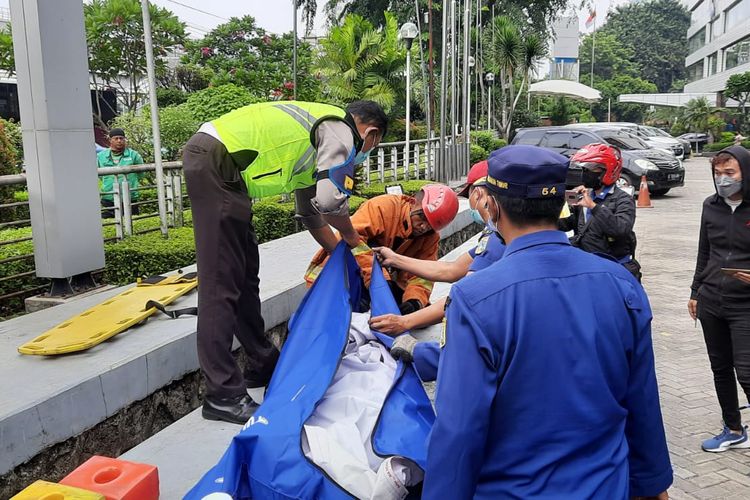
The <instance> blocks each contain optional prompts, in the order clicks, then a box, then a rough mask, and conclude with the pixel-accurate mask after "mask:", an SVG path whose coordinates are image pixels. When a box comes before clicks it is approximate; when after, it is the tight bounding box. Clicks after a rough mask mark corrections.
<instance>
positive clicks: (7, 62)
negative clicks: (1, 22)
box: [0, 23, 16, 76]
mask: <svg viewBox="0 0 750 500" xmlns="http://www.w3.org/2000/svg"><path fill="white" fill-rule="evenodd" d="M0 70H2V71H7V72H8V74H9V75H11V76H12V75H13V74H14V73H15V72H16V59H15V56H14V54H13V34H12V32H11V27H10V23H8V24H6V25H5V26H4V27H3V28H2V29H0Z"/></svg>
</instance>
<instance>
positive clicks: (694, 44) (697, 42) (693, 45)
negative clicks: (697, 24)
mask: <svg viewBox="0 0 750 500" xmlns="http://www.w3.org/2000/svg"><path fill="white" fill-rule="evenodd" d="M704 45H706V28H705V27H703V28H701V29H700V31H699V32H698V33H696V34H695V35H693V36H691V37H690V38H688V54H692V53H693V52H695V51H696V50H698V49H700V48H701V47H703V46H704Z"/></svg>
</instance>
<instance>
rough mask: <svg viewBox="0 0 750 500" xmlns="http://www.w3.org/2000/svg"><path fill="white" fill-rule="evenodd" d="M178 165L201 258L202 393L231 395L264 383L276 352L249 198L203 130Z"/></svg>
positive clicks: (229, 161)
mask: <svg viewBox="0 0 750 500" xmlns="http://www.w3.org/2000/svg"><path fill="white" fill-rule="evenodd" d="M183 169H184V172H185V182H186V184H187V189H188V195H189V196H190V202H191V204H192V211H193V229H194V232H195V249H196V254H197V255H196V257H197V261H198V359H199V361H200V366H201V370H202V371H203V375H204V376H205V378H206V391H207V395H208V396H210V397H214V398H225V397H236V396H240V395H243V394H246V392H245V390H246V388H247V387H260V386H264V385H267V384H268V382H269V380H270V379H271V374H272V373H273V370H274V367H275V366H276V361H277V360H278V356H279V351H278V350H277V349H276V347H275V346H274V345H273V344H272V343H271V342H270V341H269V340H268V338H267V337H266V335H265V325H264V322H263V317H262V316H261V312H260V290H259V286H260V279H259V278H258V270H259V267H260V257H259V255H258V240H257V238H256V236H255V229H254V228H253V225H252V203H251V200H250V198H249V197H248V195H247V187H246V186H245V183H244V182H243V180H242V178H241V177H240V174H239V170H238V168H237V166H236V165H235V163H234V161H233V160H232V158H231V156H229V154H228V153H227V150H226V148H225V147H224V145H223V144H222V143H221V142H219V141H218V140H216V139H214V138H213V137H211V136H209V135H207V134H203V133H198V134H195V135H194V136H193V137H192V138H191V139H190V140H189V141H188V143H187V144H186V145H185V150H184V155H183ZM233 336H236V337H237V339H238V340H239V341H240V344H241V345H242V347H243V348H244V350H245V352H246V353H247V356H248V358H249V365H248V367H247V368H246V369H245V373H244V375H243V373H242V371H241V370H240V368H239V367H238V365H237V363H236V361H235V359H234V357H233V355H232V341H233Z"/></svg>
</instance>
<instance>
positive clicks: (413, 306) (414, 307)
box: [398, 299, 422, 316]
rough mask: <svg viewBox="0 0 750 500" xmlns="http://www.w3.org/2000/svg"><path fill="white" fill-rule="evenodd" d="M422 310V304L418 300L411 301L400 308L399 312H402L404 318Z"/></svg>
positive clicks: (403, 303) (402, 304)
mask: <svg viewBox="0 0 750 500" xmlns="http://www.w3.org/2000/svg"><path fill="white" fill-rule="evenodd" d="M420 309H422V303H421V302H420V301H419V300H417V299H409V300H407V301H406V302H402V303H401V305H400V306H398V310H399V311H401V314H402V315H404V316H405V315H407V314H411V313H413V312H415V311H419V310H420Z"/></svg>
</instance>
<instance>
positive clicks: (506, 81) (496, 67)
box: [485, 16, 547, 138]
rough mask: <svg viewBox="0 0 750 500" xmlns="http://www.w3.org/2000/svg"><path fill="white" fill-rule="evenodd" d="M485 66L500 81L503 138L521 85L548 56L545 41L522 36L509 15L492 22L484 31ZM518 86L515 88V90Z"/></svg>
mask: <svg viewBox="0 0 750 500" xmlns="http://www.w3.org/2000/svg"><path fill="white" fill-rule="evenodd" d="M485 33H486V34H485V37H486V38H485V44H486V46H487V47H489V50H488V51H487V67H488V69H489V70H490V71H492V72H493V73H495V74H496V75H498V80H499V82H500V121H499V123H498V121H497V118H496V117H494V116H493V117H492V120H494V121H495V123H496V124H498V125H499V128H500V133H501V135H502V136H503V137H506V138H507V137H508V136H509V135H510V132H511V130H510V129H511V122H512V118H513V111H515V109H516V105H517V104H518V100H519V99H520V98H521V94H522V93H523V89H524V86H526V85H528V84H529V83H530V81H531V78H532V77H533V74H534V68H535V66H536V63H537V62H538V61H539V60H541V59H542V58H543V57H544V56H546V55H547V47H546V46H545V44H544V42H543V41H542V40H541V38H539V36H537V35H536V34H533V33H527V34H523V33H522V32H521V30H520V29H519V27H518V25H517V24H516V23H515V22H514V21H513V20H512V19H511V18H510V17H508V16H499V17H496V18H495V19H493V20H492V24H491V26H490V29H489V30H487V31H486V32H485ZM516 85H517V87H516Z"/></svg>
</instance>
